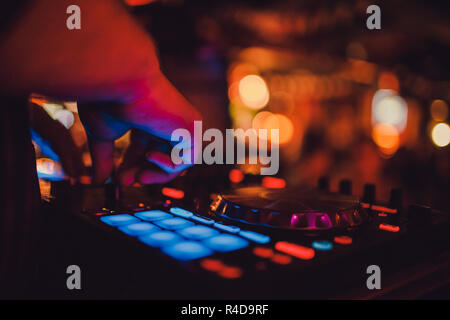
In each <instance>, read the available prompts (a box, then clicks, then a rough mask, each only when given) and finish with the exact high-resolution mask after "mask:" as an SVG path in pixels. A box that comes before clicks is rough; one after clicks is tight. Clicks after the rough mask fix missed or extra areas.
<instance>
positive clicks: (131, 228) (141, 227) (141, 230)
mask: <svg viewBox="0 0 450 320" xmlns="http://www.w3.org/2000/svg"><path fill="white" fill-rule="evenodd" d="M119 230H120V231H122V232H124V233H126V234H128V235H130V236H132V237H136V236H142V235H144V234H147V233H151V232H155V231H158V230H160V229H159V228H158V227H157V226H154V225H153V224H151V223H148V222H138V223H132V224H127V225H126V226H122V227H119Z"/></svg>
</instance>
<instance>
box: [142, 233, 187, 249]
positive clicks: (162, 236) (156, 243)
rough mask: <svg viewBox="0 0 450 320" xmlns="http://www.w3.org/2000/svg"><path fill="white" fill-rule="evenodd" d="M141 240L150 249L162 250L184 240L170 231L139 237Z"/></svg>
mask: <svg viewBox="0 0 450 320" xmlns="http://www.w3.org/2000/svg"><path fill="white" fill-rule="evenodd" d="M139 240H141V241H142V242H144V243H145V244H147V245H149V246H150V247H155V248H161V247H166V246H170V245H173V244H175V243H177V242H179V241H182V238H181V237H180V236H179V235H177V234H175V233H173V232H170V231H156V232H152V233H149V234H146V235H143V236H141V237H139Z"/></svg>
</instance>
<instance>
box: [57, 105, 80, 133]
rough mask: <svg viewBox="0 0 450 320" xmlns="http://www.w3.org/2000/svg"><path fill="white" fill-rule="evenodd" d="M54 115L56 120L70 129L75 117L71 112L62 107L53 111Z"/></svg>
mask: <svg viewBox="0 0 450 320" xmlns="http://www.w3.org/2000/svg"><path fill="white" fill-rule="evenodd" d="M54 117H55V119H56V120H58V121H59V122H60V123H62V125H63V126H64V127H66V129H70V128H71V127H72V126H73V123H74V122H75V117H74V116H73V113H72V112H70V111H69V110H66V109H63V110H58V111H56V112H55V114H54Z"/></svg>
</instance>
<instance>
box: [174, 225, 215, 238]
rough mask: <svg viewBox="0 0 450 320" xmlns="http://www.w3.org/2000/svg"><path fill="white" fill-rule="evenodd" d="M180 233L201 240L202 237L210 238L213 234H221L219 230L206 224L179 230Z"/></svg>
mask: <svg viewBox="0 0 450 320" xmlns="http://www.w3.org/2000/svg"><path fill="white" fill-rule="evenodd" d="M178 233H179V234H181V235H182V236H183V237H185V238H188V239H192V240H201V239H206V238H210V237H212V236H216V235H218V234H219V231H217V230H215V229H212V228H208V227H205V226H200V225H197V226H193V227H189V228H185V229H181V230H178Z"/></svg>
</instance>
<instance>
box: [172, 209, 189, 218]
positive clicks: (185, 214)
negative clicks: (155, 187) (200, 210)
mask: <svg viewBox="0 0 450 320" xmlns="http://www.w3.org/2000/svg"><path fill="white" fill-rule="evenodd" d="M169 211H170V212H171V213H173V214H174V215H176V216H179V217H183V218H190V217H192V216H193V215H194V214H193V213H192V212H190V211H188V210H184V209H181V208H178V207H173V208H170V210H169Z"/></svg>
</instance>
